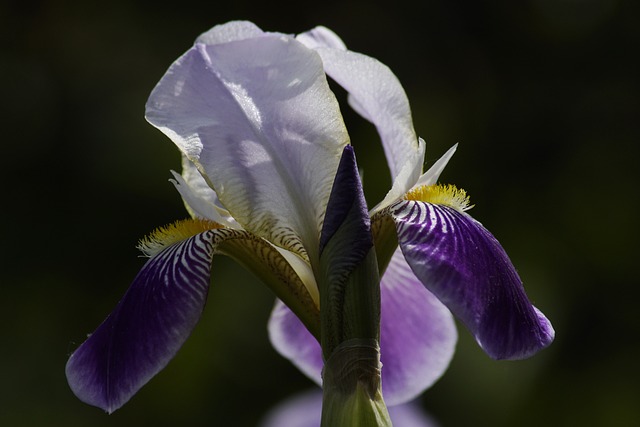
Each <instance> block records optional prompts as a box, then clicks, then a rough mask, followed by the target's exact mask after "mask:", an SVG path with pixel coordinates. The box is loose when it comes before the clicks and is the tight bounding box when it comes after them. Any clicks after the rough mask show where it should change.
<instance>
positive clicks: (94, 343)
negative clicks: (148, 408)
mask: <svg viewBox="0 0 640 427" xmlns="http://www.w3.org/2000/svg"><path fill="white" fill-rule="evenodd" d="M212 233H214V230H208V231H205V232H203V233H200V234H197V235H195V236H193V237H191V238H189V239H187V240H184V241H182V242H180V243H177V244H174V245H172V246H169V247H168V248H166V249H165V250H163V251H162V252H160V253H159V254H157V255H156V256H155V257H153V258H151V259H149V261H147V263H146V264H145V265H144V267H143V268H142V270H141V271H140V272H139V273H138V275H137V276H136V278H135V280H134V281H133V283H132V284H131V286H130V287H129V289H128V290H127V292H126V294H125V295H124V297H123V298H122V300H121V301H120V302H119V303H118V305H117V306H116V308H115V310H114V311H113V312H112V313H111V314H110V315H109V317H107V319H106V320H105V321H104V322H103V323H102V324H101V325H100V326H99V327H98V329H97V330H96V331H95V332H94V333H93V334H91V335H90V336H89V338H88V339H87V340H86V341H85V342H84V343H83V344H82V345H81V346H80V347H79V348H78V349H77V350H76V351H75V352H74V353H73V354H72V355H71V357H70V358H69V361H68V362H67V366H66V374H67V380H68V381H69V385H70V386H71V389H72V390H73V392H74V393H75V394H76V396H78V398H79V399H80V400H82V401H84V402H86V403H88V404H90V405H94V406H98V407H100V408H102V409H104V410H106V411H107V412H109V413H110V412H113V411H115V410H116V409H118V408H119V407H121V406H122V405H123V404H124V403H126V402H127V401H128V400H129V399H130V398H131V397H132V396H133V395H134V394H135V393H136V392H137V391H138V390H139V389H140V388H141V387H142V386H143V385H144V384H145V383H147V382H148V381H149V380H150V379H151V378H152V377H153V376H154V375H155V374H156V373H158V372H159V371H160V370H162V369H163V368H164V367H165V366H166V364H167V363H168V362H169V360H171V358H173V356H174V355H175V354H176V353H177V351H178V349H179V348H180V347H181V346H182V344H183V343H184V342H185V341H186V339H187V337H188V336H189V334H190V333H191V331H192V330H193V328H194V327H195V325H196V323H197V322H198V320H199V319H200V315H201V313H202V309H203V307H204V304H205V300H206V297H207V292H208V287H209V278H210V272H211V257H212V256H213V243H212V237H213V234H212Z"/></svg>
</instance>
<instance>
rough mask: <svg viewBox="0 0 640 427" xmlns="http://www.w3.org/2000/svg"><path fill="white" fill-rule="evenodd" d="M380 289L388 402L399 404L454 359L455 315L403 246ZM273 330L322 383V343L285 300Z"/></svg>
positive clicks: (283, 350) (284, 350)
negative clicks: (417, 271) (433, 291)
mask: <svg viewBox="0 0 640 427" xmlns="http://www.w3.org/2000/svg"><path fill="white" fill-rule="evenodd" d="M380 292H381V303H382V307H381V326H380V353H381V355H380V359H381V361H382V394H383V396H384V399H385V402H386V403H387V404H388V405H397V404H400V403H405V402H407V401H409V400H411V399H413V398H414V397H416V396H417V395H418V394H420V393H421V392H423V391H424V390H425V389H427V388H428V387H430V386H431V385H432V384H433V383H434V382H435V381H436V380H437V379H438V378H440V376H441V375H442V374H443V373H444V371H445V370H446V369H447V367H448V366H449V362H450V361H451V358H452V357H453V353H454V350H455V343H456V340H457V333H456V329H455V324H454V322H453V318H452V317H451V313H449V311H448V310H447V309H446V308H445V307H444V306H443V305H442V304H441V303H440V302H439V301H438V300H437V299H436V298H435V297H434V296H433V295H431V294H430V293H429V292H428V291H427V290H426V289H425V288H424V287H423V286H422V285H421V284H420V282H419V281H418V280H417V278H416V277H415V276H414V275H413V273H412V272H411V269H410V268H409V266H408V265H407V263H406V262H405V261H404V258H403V256H402V254H401V253H400V251H399V250H398V251H397V252H396V253H395V254H394V256H393V258H392V260H391V263H390V264H389V267H387V271H386V272H385V274H384V276H383V277H382V280H381V283H380ZM269 333H270V338H271V343H272V344H273V346H274V347H275V349H276V350H277V351H278V352H279V353H280V354H282V355H283V356H284V357H286V358H287V359H289V360H291V362H292V363H293V364H294V365H295V366H296V367H297V368H298V369H300V370H301V371H302V372H303V373H304V374H305V375H307V376H308V377H309V378H311V379H312V380H313V381H315V382H316V383H317V384H318V385H321V384H322V377H321V374H322V367H323V361H322V351H321V348H320V345H319V344H318V342H317V341H316V340H315V339H314V338H313V337H312V336H311V334H309V332H307V330H306V329H305V328H304V326H303V325H302V324H301V323H300V321H299V320H298V319H297V318H296V317H295V315H294V314H293V313H291V312H290V311H289V309H287V307H286V306H285V305H284V304H282V303H281V302H279V301H277V302H276V305H275V307H274V309H273V312H272V313H271V318H270V320H269Z"/></svg>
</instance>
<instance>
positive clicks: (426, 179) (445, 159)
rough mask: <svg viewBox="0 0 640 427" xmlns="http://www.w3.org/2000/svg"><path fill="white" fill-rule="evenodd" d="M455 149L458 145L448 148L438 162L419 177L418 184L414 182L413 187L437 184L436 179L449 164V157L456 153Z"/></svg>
mask: <svg viewBox="0 0 640 427" xmlns="http://www.w3.org/2000/svg"><path fill="white" fill-rule="evenodd" d="M457 148H458V144H455V145H454V146H453V147H451V148H449V149H448V150H447V152H446V153H444V154H443V155H442V157H440V158H439V159H438V161H437V162H435V163H434V164H433V166H431V167H430V168H429V170H428V171H426V172H425V173H424V174H423V175H422V176H421V177H420V179H418V182H416V184H415V185H414V186H413V187H420V186H422V185H433V184H435V183H437V182H438V178H440V174H441V173H442V171H443V170H444V168H445V167H446V166H447V163H449V160H450V159H451V157H453V154H454V153H455V152H456V149H457Z"/></svg>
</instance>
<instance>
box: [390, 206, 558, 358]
mask: <svg viewBox="0 0 640 427" xmlns="http://www.w3.org/2000/svg"><path fill="white" fill-rule="evenodd" d="M392 215H393V217H394V220H395V222H396V229H397V233H398V241H399V243H400V247H401V248H402V252H403V253H404V256H405V258H406V260H407V262H408V263H409V265H410V266H411V268H412V269H413V271H414V273H415V274H416V276H417V277H419V278H420V280H421V281H422V283H423V284H424V286H426V287H427V289H429V290H430V291H431V292H433V294H434V295H436V296H437V297H438V298H439V299H440V301H442V302H443V303H444V304H445V305H446V306H447V307H448V308H449V309H450V310H451V311H452V312H453V313H454V314H455V315H456V316H457V317H458V318H460V319H461V320H462V322H463V323H464V324H465V325H466V326H467V328H469V330H470V331H471V333H472V334H473V335H474V336H475V338H476V340H477V342H478V344H479V345H480V346H481V347H482V348H483V349H484V351H485V352H486V353H487V354H488V355H489V356H491V357H492V358H495V359H523V358H526V357H529V356H531V355H533V354H534V353H536V352H537V351H539V350H541V349H542V348H544V347H546V346H548V345H549V344H550V343H551V342H552V341H553V338H554V330H553V328H552V326H551V324H550V322H549V321H548V320H547V318H546V317H544V315H543V314H542V313H541V312H540V311H539V310H538V309H536V308H535V307H534V306H533V305H531V303H530V302H529V300H528V298H527V296H526V294H525V291H524V288H523V286H522V281H521V280H520V277H518V273H517V272H516V270H515V268H514V266H513V264H512V263H511V261H510V260H509V257H508V256H507V254H506V253H505V251H504V249H502V246H500V243H498V241H497V240H496V239H495V238H494V237H493V235H491V233H489V231H487V230H486V229H485V228H484V227H483V226H482V225H481V224H480V223H479V222H477V221H476V220H474V219H473V218H471V217H470V216H469V215H468V214H466V213H463V212H459V211H457V210H456V209H454V208H451V207H448V206H443V205H434V204H430V203H425V202H420V201H403V202H400V203H398V204H397V205H396V206H394V207H393V208H392Z"/></svg>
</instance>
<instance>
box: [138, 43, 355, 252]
mask: <svg viewBox="0 0 640 427" xmlns="http://www.w3.org/2000/svg"><path fill="white" fill-rule="evenodd" d="M147 120H149V122H150V123H152V124H153V125H154V126H156V127H158V128H159V129H160V130H161V131H163V132H164V133H165V134H166V135H167V136H169V137H170V138H171V139H172V140H173V141H174V142H175V143H176V145H177V146H178V147H179V148H180V149H181V150H182V151H183V153H184V154H186V155H187V157H188V158H189V159H190V160H191V161H193V162H194V163H195V164H196V165H197V166H198V168H199V169H200V170H201V171H202V172H203V173H204V174H205V175H206V177H207V178H208V181H209V182H210V183H211V184H212V186H213V188H214V190H215V192H216V193H217V195H218V197H219V198H220V201H221V202H222V204H223V205H224V206H225V208H227V209H228V211H229V212H230V213H231V215H232V216H233V217H234V218H235V219H236V220H237V221H238V223H240V224H241V225H242V227H244V228H245V229H246V230H249V231H251V232H253V233H254V234H257V235H259V236H261V237H264V238H266V239H267V240H269V241H271V242H273V243H275V244H277V245H279V246H282V247H285V248H287V249H290V250H292V251H294V252H297V253H304V250H305V249H306V250H307V251H308V252H310V251H314V252H315V251H317V247H318V235H319V230H320V225H321V224H322V219H323V216H324V212H325V208H326V203H327V200H328V197H329V193H330V191H331V185H332V183H333V177H334V174H335V171H336V168H337V166H338V162H339V159H340V156H341V154H342V149H343V147H344V146H345V145H346V144H347V143H348V135H347V131H346V128H345V127H344V123H343V121H342V116H341V115H340V110H339V106H338V103H337V101H336V99H335V96H334V95H333V93H332V92H331V91H330V89H329V85H328V83H327V80H326V76H325V74H324V71H323V68H322V61H321V60H320V58H319V57H318V55H317V54H316V53H315V52H314V51H312V50H310V49H307V48H306V47H304V46H303V45H302V44H301V43H299V42H297V41H296V40H294V39H292V38H290V37H285V36H283V35H276V34H264V35H261V36H259V37H256V38H249V39H244V40H237V41H232V42H229V43H221V44H214V45H205V44H196V46H195V47H194V48H192V49H190V50H189V51H188V52H187V53H185V54H184V55H183V56H182V57H181V58H179V59H178V60H177V61H176V62H175V63H174V64H173V65H172V66H171V67H170V69H169V70H168V71H167V73H166V74H165V76H164V77H163V78H162V80H161V81H160V82H159V83H158V85H157V86H156V88H155V89H154V90H153V92H152V94H151V96H150V98H149V101H148V102H147Z"/></svg>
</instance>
